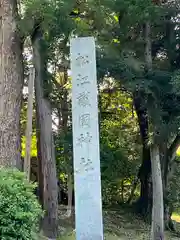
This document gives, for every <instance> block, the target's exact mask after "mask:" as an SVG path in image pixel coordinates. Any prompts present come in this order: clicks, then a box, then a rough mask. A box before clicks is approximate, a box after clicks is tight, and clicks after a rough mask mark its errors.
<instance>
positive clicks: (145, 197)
mask: <svg viewBox="0 0 180 240" xmlns="http://www.w3.org/2000/svg"><path fill="white" fill-rule="evenodd" d="M133 98H134V106H135V110H136V113H137V116H138V122H139V128H140V133H141V139H142V145H143V149H142V164H141V167H140V169H139V173H138V178H139V179H140V182H141V191H140V197H139V199H138V201H137V202H136V210H137V212H138V213H139V214H141V215H142V216H144V217H146V216H147V215H149V213H150V212H151V206H152V193H151V181H150V177H151V158H150V147H149V146H148V144H147V143H148V114H147V109H146V107H145V104H144V99H145V96H144V93H143V92H140V91H136V92H135V93H134V96H133Z"/></svg>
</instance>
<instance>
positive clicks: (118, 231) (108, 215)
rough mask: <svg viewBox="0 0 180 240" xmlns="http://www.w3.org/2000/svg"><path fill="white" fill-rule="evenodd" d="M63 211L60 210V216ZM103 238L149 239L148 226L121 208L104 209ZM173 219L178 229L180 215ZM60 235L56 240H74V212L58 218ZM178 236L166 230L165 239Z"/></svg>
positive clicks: (115, 239)
mask: <svg viewBox="0 0 180 240" xmlns="http://www.w3.org/2000/svg"><path fill="white" fill-rule="evenodd" d="M63 214H64V211H62V210H61V211H60V215H61V216H62V215H63ZM103 215H104V216H103V219H104V232H105V234H104V235H105V240H130V239H133V240H149V239H150V237H149V235H150V226H149V225H148V224H145V223H144V222H143V221H142V220H141V219H139V218H137V216H135V215H133V214H132V213H127V211H125V210H123V209H114V210H104V213H103ZM173 220H174V221H177V222H176V227H177V229H179V230H178V231H180V226H179V225H180V215H178V214H173ZM60 225H61V226H60V228H59V230H60V233H61V235H60V237H59V238H58V240H75V230H74V214H73V215H72V217H71V218H68V219H60ZM178 239H180V237H177V236H174V235H173V234H170V233H168V232H166V240H178Z"/></svg>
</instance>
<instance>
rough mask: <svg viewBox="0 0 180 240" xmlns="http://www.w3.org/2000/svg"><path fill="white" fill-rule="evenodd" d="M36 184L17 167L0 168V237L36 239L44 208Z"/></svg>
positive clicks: (21, 239)
mask: <svg viewBox="0 0 180 240" xmlns="http://www.w3.org/2000/svg"><path fill="white" fill-rule="evenodd" d="M34 188H35V185H34V184H31V183H29V182H28V181H27V180H26V178H25V175H24V173H22V172H19V171H18V170H16V169H5V168H0V239H1V240H17V239H18V240H27V239H29V240H30V239H31V240H33V239H36V236H37V235H36V234H37V232H38V230H39V227H38V226H39V220H40V218H41V217H42V214H43V212H42V209H41V207H40V205H39V203H38V200H37V198H36V196H35V195H34V193H33V191H34Z"/></svg>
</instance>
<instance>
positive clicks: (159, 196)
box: [151, 145, 164, 240]
mask: <svg viewBox="0 0 180 240" xmlns="http://www.w3.org/2000/svg"><path fill="white" fill-rule="evenodd" d="M151 166H152V182H153V209H152V233H151V234H152V240H163V239H164V207H163V206H164V204H163V187H162V176H161V165H160V156H159V147H158V146H157V145H153V146H152V147H151Z"/></svg>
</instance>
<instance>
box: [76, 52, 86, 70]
mask: <svg viewBox="0 0 180 240" xmlns="http://www.w3.org/2000/svg"><path fill="white" fill-rule="evenodd" d="M87 64H89V56H88V55H81V54H80V53H78V56H77V57H76V65H77V66H78V67H83V66H84V65H87Z"/></svg>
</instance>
